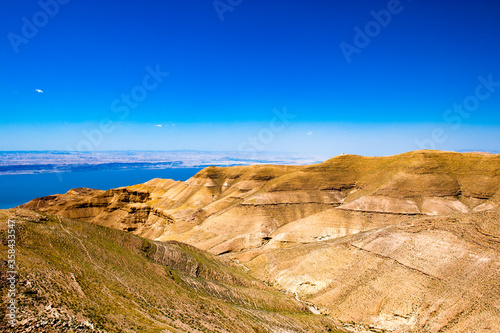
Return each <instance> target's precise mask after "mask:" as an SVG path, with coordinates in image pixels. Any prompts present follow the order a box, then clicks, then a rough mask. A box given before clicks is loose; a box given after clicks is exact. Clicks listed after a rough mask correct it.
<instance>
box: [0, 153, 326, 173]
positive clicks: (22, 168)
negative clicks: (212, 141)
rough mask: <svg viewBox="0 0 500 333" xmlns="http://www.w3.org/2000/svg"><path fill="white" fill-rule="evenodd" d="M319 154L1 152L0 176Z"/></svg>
mask: <svg viewBox="0 0 500 333" xmlns="http://www.w3.org/2000/svg"><path fill="white" fill-rule="evenodd" d="M317 161H319V160H318V158H317V157H313V156H305V155H300V154H288V153H264V152H256V153H253V152H252V153H250V152H238V151H237V152H206V151H102V152H70V151H18V152H16V151H12V152H0V175H12V174H35V173H51V172H73V171H98V170H119V169H167V168H193V167H196V168H198V167H207V166H233V165H251V164H291V165H302V164H308V163H314V162H317Z"/></svg>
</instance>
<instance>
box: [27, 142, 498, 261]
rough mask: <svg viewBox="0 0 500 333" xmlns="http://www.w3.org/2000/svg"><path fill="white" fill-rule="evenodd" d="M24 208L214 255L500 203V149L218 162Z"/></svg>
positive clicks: (36, 202)
mask: <svg viewBox="0 0 500 333" xmlns="http://www.w3.org/2000/svg"><path fill="white" fill-rule="evenodd" d="M23 207H25V208H30V209H36V210H40V211H46V212H50V213H54V214H58V215H62V216H66V217H70V218H77V219H80V220H83V221H88V222H92V223H96V224H100V225H104V226H110V227H113V228H116V229H121V230H127V231H131V232H133V233H134V234H136V235H140V236H143V237H146V238H150V239H156V240H179V241H182V242H185V243H188V244H191V245H194V246H197V247H199V248H201V249H204V250H208V251H210V252H212V253H214V254H221V253H231V252H239V251H241V250H247V249H251V248H260V247H262V246H263V245H266V244H267V243H268V242H269V241H273V242H271V244H270V245H272V246H275V245H277V244H279V243H283V244H284V243H287V244H290V243H300V242H309V241H317V240H325V239H331V238H335V237H338V236H344V235H349V234H355V233H358V232H360V231H365V230H370V229H374V228H377V227H383V226H387V225H391V224H393V223H394V222H395V221H397V222H401V221H407V220H409V219H410V218H412V217H414V216H418V215H447V214H454V213H465V212H473V211H488V210H494V209H498V207H500V155H492V154H472V153H470V154H464V153H452V152H440V151H416V152H410V153H405V154H401V155H396V156H389V157H362V156H355V155H341V156H337V157H335V158H332V159H330V160H328V161H326V162H323V163H320V164H316V165H310V166H271V165H268V166H248V167H228V168H219V167H210V168H206V169H204V170H202V171H200V172H199V173H198V174H196V175H195V176H194V177H192V178H191V179H189V180H187V181H186V182H176V181H172V180H162V179H153V180H151V181H149V182H147V183H145V184H141V185H135V186H130V187H124V188H119V189H113V190H109V191H97V190H89V189H75V190H71V191H69V192H68V193H66V194H62V195H55V196H49V197H45V198H39V199H35V200H33V201H31V202H29V203H27V204H25V205H24V206H23Z"/></svg>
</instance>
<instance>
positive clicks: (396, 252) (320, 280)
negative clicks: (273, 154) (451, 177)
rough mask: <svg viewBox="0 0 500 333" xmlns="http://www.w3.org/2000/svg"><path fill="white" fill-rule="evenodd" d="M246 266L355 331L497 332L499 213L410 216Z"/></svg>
mask: <svg viewBox="0 0 500 333" xmlns="http://www.w3.org/2000/svg"><path fill="white" fill-rule="evenodd" d="M246 265H247V266H248V267H249V268H250V269H251V270H250V272H251V273H253V274H254V275H255V276H257V277H259V278H260V279H262V280H264V281H267V282H268V284H270V285H274V286H275V287H276V288H279V289H285V290H288V291H292V292H296V293H298V295H299V296H300V297H301V298H303V299H306V300H308V301H310V302H312V303H314V304H315V305H316V306H318V307H319V308H320V309H321V311H322V312H323V313H328V314H330V315H331V316H332V317H334V318H337V319H339V320H341V321H342V322H344V323H345V324H348V323H356V325H353V326H352V327H353V328H358V329H359V330H362V329H363V326H364V328H365V329H367V328H368V327H369V326H372V328H379V329H385V330H391V331H392V330H394V331H395V332H500V283H499V281H500V212H498V211H497V212H482V213H469V214H460V215H455V216H447V217H426V218H415V219H414V220H412V221H410V222H405V223H401V224H399V225H394V226H389V227H384V228H379V229H374V230H370V231H367V232H362V233H359V234H357V235H351V236H346V237H343V238H339V239H335V240H327V241H323V242H316V243H310V244H300V245H295V246H291V247H288V248H284V249H274V250H268V251H266V252H265V253H263V254H260V255H258V256H256V257H254V258H253V259H252V260H251V261H250V262H248V263H246ZM346 327H349V325H346Z"/></svg>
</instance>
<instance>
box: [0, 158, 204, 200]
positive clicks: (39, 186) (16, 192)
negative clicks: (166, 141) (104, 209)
mask: <svg viewBox="0 0 500 333" xmlns="http://www.w3.org/2000/svg"><path fill="white" fill-rule="evenodd" d="M200 170H201V169H200V168H172V169H129V170H111V171H81V172H64V173H40V174H31V175H7V176H0V209H6V208H12V207H16V206H19V205H21V204H23V203H26V202H28V201H30V200H32V199H34V198H38V197H44V196H47V195H51V194H59V193H66V192H67V191H69V190H70V189H72V188H77V187H88V188H94V189H100V190H109V189H111V188H116V187H121V186H130V185H135V184H140V183H144V182H147V181H148V180H151V179H153V178H165V179H174V180H187V179H188V178H190V177H192V176H194V175H195V174H196V173H197V172H198V171H200Z"/></svg>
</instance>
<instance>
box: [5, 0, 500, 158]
mask: <svg viewBox="0 0 500 333" xmlns="http://www.w3.org/2000/svg"><path fill="white" fill-rule="evenodd" d="M221 18H223V20H221ZM377 18H378V20H377ZM0 27H1V33H2V38H1V39H0V68H1V76H0V108H1V110H2V111H1V118H0V126H1V128H2V131H1V132H0V150H44V149H74V150H77V149H84V150H85V149H90V150H108V149H157V150H172V149H203V150H241V149H255V150H259V151H261V150H262V151H273V150H274V151H278V150H279V151H292V152H300V153H314V154H320V155H322V156H325V157H328V156H331V155H335V154H339V153H341V152H350V153H358V154H365V155H378V154H392V153H400V152H404V151H408V150H414V149H419V148H437V149H444V150H461V149H474V150H475V149H484V150H500V144H499V142H500V34H499V33H498V32H499V31H500V4H499V3H498V2H497V1H493V0H492V1H485V0H480V1H474V2H473V1H453V2H452V1H439V2H438V3H436V1H430V0H413V1H410V0H402V1H400V2H399V1H394V0H391V1H353V2H345V3H344V2H334V1H316V3H311V2H308V1H298V0H287V1H273V2H269V1H247V0H243V1H239V0H220V1H215V2H214V1H190V0H187V1H151V0H144V1H105V2H97V1H86V2H82V1H75V0H70V1H68V0H64V1H63V0H59V1H57V0H42V1H40V2H37V1H24V2H20V1H12V0H8V1H3V3H2V10H1V11H0ZM359 31H361V34H359ZM342 45H343V47H341V46H342ZM346 45H347V46H346ZM346 50H348V51H346ZM352 50H355V52H353V51H352ZM346 52H347V53H346ZM346 55H347V56H346ZM155 73H156V74H155ZM167 73H168V75H167ZM37 89H38V90H40V91H37ZM127 96H128V97H127ZM464 103H465V109H464V106H462V108H460V106H461V105H464ZM455 104H456V105H458V106H457V107H456V108H455V107H454V105H455ZM284 109H286V111H283V110H284ZM273 110H274V111H273ZM277 110H278V111H277ZM277 112H278V113H281V114H283V112H285V114H287V115H289V117H288V116H287V117H285V120H284V121H283V120H282V119H281V120H280V119H279V117H278V116H277ZM276 117H278V118H276ZM103 124H105V125H106V126H107V127H106V126H105V127H103V126H104V125H103ZM155 125H161V127H160V126H155ZM252 138H253V139H252ZM252 142H253V143H252Z"/></svg>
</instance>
